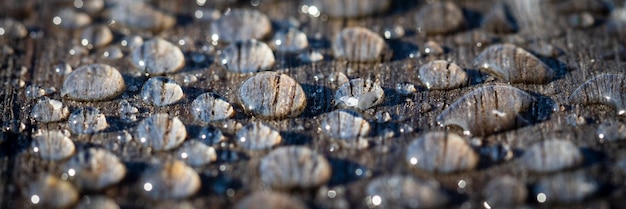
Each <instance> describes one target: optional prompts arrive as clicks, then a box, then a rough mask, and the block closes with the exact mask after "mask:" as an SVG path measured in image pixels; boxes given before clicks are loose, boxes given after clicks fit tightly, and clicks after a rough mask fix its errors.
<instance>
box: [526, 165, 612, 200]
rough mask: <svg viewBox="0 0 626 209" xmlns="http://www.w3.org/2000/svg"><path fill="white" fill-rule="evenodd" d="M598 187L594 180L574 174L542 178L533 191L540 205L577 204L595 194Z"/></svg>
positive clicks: (579, 173) (581, 174) (584, 175)
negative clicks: (556, 203)
mask: <svg viewBox="0 0 626 209" xmlns="http://www.w3.org/2000/svg"><path fill="white" fill-rule="evenodd" d="M599 187H600V185H598V182H597V181H596V180H595V179H593V178H591V177H589V176H587V175H586V174H584V173H581V172H576V173H562V174H556V175H553V176H548V177H544V178H542V179H540V180H539V182H537V184H536V185H535V186H534V188H533V190H534V192H535V194H537V200H538V201H539V202H540V203H551V202H552V203H554V202H560V203H579V202H581V201H583V200H584V199H585V198H587V197H589V196H591V195H592V194H593V193H595V192H596V191H597V190H598V189H599ZM541 200H543V201H541Z"/></svg>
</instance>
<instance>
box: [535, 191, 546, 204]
mask: <svg viewBox="0 0 626 209" xmlns="http://www.w3.org/2000/svg"><path fill="white" fill-rule="evenodd" d="M546 199H547V197H546V194H544V193H539V194H537V202H539V203H544V202H546Z"/></svg>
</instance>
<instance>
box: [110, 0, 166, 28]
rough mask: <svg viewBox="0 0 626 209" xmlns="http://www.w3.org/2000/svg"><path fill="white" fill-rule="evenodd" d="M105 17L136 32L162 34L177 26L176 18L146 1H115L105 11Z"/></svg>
mask: <svg viewBox="0 0 626 209" xmlns="http://www.w3.org/2000/svg"><path fill="white" fill-rule="evenodd" d="M105 15H106V17H108V19H111V20H114V21H115V22H116V23H120V24H122V25H125V26H128V27H129V28H131V29H134V30H150V31H153V32H160V31H164V30H167V29H169V28H171V27H172V26H174V25H175V24H176V17H174V16H173V15H171V14H168V13H166V12H164V11H161V10H158V9H156V8H154V7H152V6H150V4H148V3H147V2H144V1H115V4H112V6H111V7H109V8H108V9H107V10H106V11H105Z"/></svg>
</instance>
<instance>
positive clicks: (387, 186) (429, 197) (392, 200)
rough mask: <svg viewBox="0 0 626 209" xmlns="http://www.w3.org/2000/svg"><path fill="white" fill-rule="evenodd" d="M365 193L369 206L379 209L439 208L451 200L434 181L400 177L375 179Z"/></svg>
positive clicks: (392, 176)
mask: <svg viewBox="0 0 626 209" xmlns="http://www.w3.org/2000/svg"><path fill="white" fill-rule="evenodd" d="M365 191H366V194H367V195H368V196H367V199H366V202H367V204H368V205H370V206H374V207H379V208H439V207H442V206H445V205H446V204H448V201H449V199H450V198H449V197H448V195H447V194H446V192H445V191H444V190H443V188H442V187H441V186H440V185H439V183H437V182H436V181H434V180H421V179H416V178H413V177H408V176H399V175H391V176H382V177H378V178H375V179H373V180H372V181H371V182H370V183H369V184H368V185H367V187H366V189H365Z"/></svg>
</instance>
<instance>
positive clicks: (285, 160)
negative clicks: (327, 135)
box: [259, 146, 331, 189]
mask: <svg viewBox="0 0 626 209" xmlns="http://www.w3.org/2000/svg"><path fill="white" fill-rule="evenodd" d="M259 173H260V175H261V177H260V178H261V181H262V182H263V183H265V184H266V185H269V186H271V187H272V188H275V189H293V188H303V189H306V188H313V187H317V186H320V185H322V184H325V183H326V182H328V180H330V175H331V167H330V164H329V163H328V161H327V160H326V158H324V156H322V155H320V154H318V153H316V152H315V151H313V150H311V149H309V148H307V147H302V146H288V147H279V148H276V149H275V150H273V151H272V152H270V153H269V154H267V155H266V156H265V157H263V158H262V159H261V163H260V165H259Z"/></svg>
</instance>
